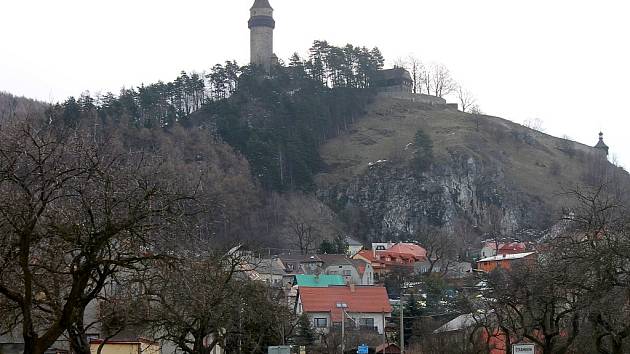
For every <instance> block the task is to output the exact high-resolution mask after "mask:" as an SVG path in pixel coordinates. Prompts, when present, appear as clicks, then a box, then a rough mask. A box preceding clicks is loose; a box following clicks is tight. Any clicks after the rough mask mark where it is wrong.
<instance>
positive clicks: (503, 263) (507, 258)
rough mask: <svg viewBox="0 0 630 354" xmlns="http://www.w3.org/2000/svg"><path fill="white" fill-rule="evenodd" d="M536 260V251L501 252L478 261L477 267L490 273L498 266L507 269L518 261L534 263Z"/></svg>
mask: <svg viewBox="0 0 630 354" xmlns="http://www.w3.org/2000/svg"><path fill="white" fill-rule="evenodd" d="M535 261H536V252H525V253H516V254H501V255H498V256H492V257H487V258H484V259H480V260H479V261H477V268H478V269H479V270H482V271H484V272H486V273H490V272H492V271H493V270H495V269H497V268H502V269H506V270H510V269H512V266H513V265H514V264H515V263H517V262H526V263H533V262H535Z"/></svg>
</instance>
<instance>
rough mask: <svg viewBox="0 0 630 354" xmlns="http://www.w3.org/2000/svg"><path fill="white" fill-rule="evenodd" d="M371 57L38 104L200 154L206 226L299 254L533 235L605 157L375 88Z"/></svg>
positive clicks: (129, 141)
mask: <svg viewBox="0 0 630 354" xmlns="http://www.w3.org/2000/svg"><path fill="white" fill-rule="evenodd" d="M383 62H384V60H383V57H382V55H381V53H380V52H379V51H378V49H376V48H374V49H371V50H369V49H367V48H363V47H355V46H351V45H347V46H345V47H335V46H331V45H329V44H328V43H326V42H322V41H316V42H315V43H314V45H313V47H312V48H311V49H310V55H309V57H308V58H300V57H299V56H298V55H294V56H293V57H292V58H291V59H290V61H289V62H288V64H287V65H284V64H282V63H280V65H278V66H275V67H274V68H273V70H272V72H271V73H270V74H266V73H262V72H259V71H257V68H255V67H252V66H244V67H240V66H239V65H237V64H236V63H235V62H232V61H228V62H226V63H225V64H220V65H215V66H213V67H212V69H211V70H210V72H209V73H207V74H198V73H185V72H182V73H181V74H180V75H179V76H178V77H177V79H176V80H174V81H173V82H167V83H165V82H158V83H155V84H150V85H142V86H140V87H137V88H131V89H123V90H121V92H120V94H119V95H114V94H113V93H107V94H105V95H102V96H98V97H92V96H90V95H89V94H88V93H85V94H83V95H81V97H79V98H76V99H75V98H73V97H71V98H69V99H67V100H66V101H64V102H62V103H59V104H56V105H54V106H50V107H46V106H37V107H39V108H38V109H39V112H40V113H41V116H42V118H43V119H45V121H46V122H52V124H54V125H60V126H65V127H69V128H76V129H83V128H86V127H89V129H92V130H94V131H96V130H98V131H100V133H99V134H103V135H107V134H114V135H112V136H113V137H114V141H118V142H119V143H120V144H124V145H125V148H126V149H127V150H129V151H133V150H146V149H149V150H151V151H157V152H159V153H160V154H162V155H164V156H165V157H168V158H169V159H175V160H177V161H180V162H181V163H182V166H185V167H186V168H192V166H195V165H196V164H197V165H201V166H204V167H205V168H206V169H207V171H210V172H211V173H210V172H209V175H208V179H207V180H206V183H207V184H208V187H207V188H210V189H211V190H212V193H213V194H214V196H215V198H216V201H217V206H220V207H218V209H217V210H215V212H214V213H213V215H212V216H211V218H210V219H211V220H210V219H209V221H210V222H211V223H212V224H213V225H215V226H214V227H215V229H214V231H213V234H214V236H216V237H218V238H219V239H221V240H224V241H227V242H234V241H235V240H249V241H252V240H255V242H256V243H257V244H258V245H264V246H269V247H280V248H292V249H296V248H297V249H300V250H301V251H302V252H305V253H306V252H308V251H312V250H313V249H314V248H316V247H317V245H319V243H320V242H321V241H322V240H324V239H333V238H336V237H337V238H338V236H339V235H343V234H350V235H352V236H354V237H355V238H357V239H361V240H364V241H366V242H368V241H372V240H384V239H391V240H396V239H407V238H410V237H414V234H415V233H416V232H417V231H418V230H420V229H421V228H423V227H425V226H428V227H436V228H441V229H445V230H447V231H449V232H462V231H461V230H473V229H474V230H475V231H474V232H472V233H474V234H475V237H481V236H482V235H481V234H482V233H488V232H490V230H489V229H488V228H490V227H492V228H495V229H501V230H502V233H504V234H511V235H514V234H517V233H519V232H521V231H523V230H525V231H528V232H529V231H532V232H534V233H537V234H539V233H540V232H541V230H542V229H545V228H547V227H549V226H550V225H552V224H553V221H554V220H555V219H554V218H555V217H556V216H555V214H554V213H557V212H558V211H559V207H560V206H561V204H559V203H557V202H556V201H557V200H556V199H557V198H555V197H554V196H555V195H556V193H558V192H559V191H561V188H562V187H567V186H571V185H577V184H580V183H587V182H588V183H595V182H597V181H599V180H601V175H602V173H601V172H602V171H605V172H604V175H606V174H608V172H609V171H618V169H610V168H609V164H608V163H607V162H606V161H605V159H601V158H599V157H597V156H598V155H596V154H593V151H592V149H589V148H587V147H584V146H582V145H579V144H575V143H573V142H569V141H566V140H562V139H555V138H552V137H548V136H546V135H544V134H542V133H540V132H536V131H532V130H530V129H527V128H524V127H522V126H520V125H517V124H514V123H511V122H509V121H505V120H502V119H498V118H494V117H487V116H483V115H480V114H475V115H471V114H467V113H462V112H458V111H457V110H454V109H452V108H448V107H446V106H427V105H423V104H420V103H415V102H410V101H404V100H396V99H388V98H383V97H380V96H378V95H377V94H376V92H375V91H374V88H373V82H374V80H375V77H376V73H377V71H378V70H379V69H382V67H383ZM429 84H430V82H429V81H427V85H429ZM426 90H428V91H430V90H429V89H428V86H427V88H426ZM41 107H45V108H47V109H46V112H45V113H43V109H41ZM171 145H173V147H172V148H170V147H169V146H171ZM186 168H184V169H182V170H186ZM615 174H616V172H615ZM623 176H626V175H623ZM178 178H189V176H187V175H185V173H183V174H182V175H181V176H179V177H178ZM624 178H625V177H624ZM594 181H595V182H594ZM300 225H302V226H305V227H302V228H300V227H298V226H300ZM306 226H308V227H306ZM300 229H308V230H311V231H312V233H310V234H308V235H304V234H299V235H297V234H296V231H295V230H300ZM457 230H459V231H457ZM306 236H308V237H307V239H304V237H306Z"/></svg>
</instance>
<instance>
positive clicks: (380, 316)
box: [296, 285, 392, 333]
mask: <svg viewBox="0 0 630 354" xmlns="http://www.w3.org/2000/svg"><path fill="white" fill-rule="evenodd" d="M342 307H343V308H342ZM391 312H392V307H391V305H390V304H389V299H388V297H387V291H386V290H385V288H384V287H379V286H352V285H350V286H329V287H326V288H309V287H301V288H299V289H298V299H297V302H296V313H297V314H298V315H301V314H303V313H306V314H308V315H309V317H310V318H311V320H312V321H313V325H314V327H315V328H318V329H321V330H329V329H330V327H332V326H333V325H334V324H337V323H341V321H342V319H344V318H345V319H346V323H348V324H349V325H350V326H352V325H354V326H356V327H366V328H369V329H373V330H376V331H378V332H379V333H383V332H382V331H383V323H384V322H385V321H384V320H385V318H388V317H391Z"/></svg>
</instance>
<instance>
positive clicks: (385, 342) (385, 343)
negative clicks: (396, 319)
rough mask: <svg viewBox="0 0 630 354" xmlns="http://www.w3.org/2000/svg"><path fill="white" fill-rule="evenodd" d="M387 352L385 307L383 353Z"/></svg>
mask: <svg viewBox="0 0 630 354" xmlns="http://www.w3.org/2000/svg"><path fill="white" fill-rule="evenodd" d="M386 353H387V334H385V309H383V354H386Z"/></svg>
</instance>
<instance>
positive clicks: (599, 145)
mask: <svg viewBox="0 0 630 354" xmlns="http://www.w3.org/2000/svg"><path fill="white" fill-rule="evenodd" d="M595 148H596V149H599V150H601V152H602V153H603V154H606V156H608V145H606V143H604V133H601V132H600V133H599V141H598V142H597V145H595Z"/></svg>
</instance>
